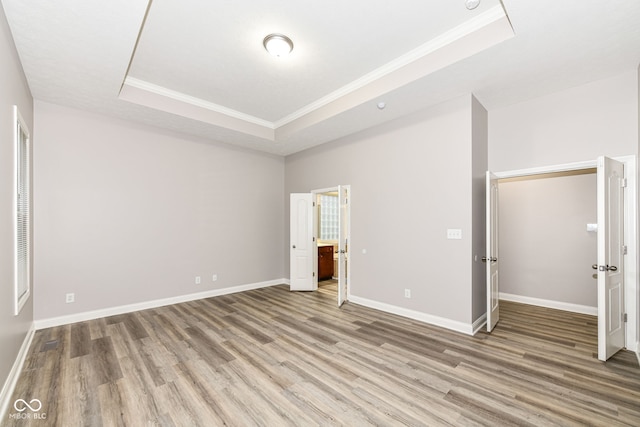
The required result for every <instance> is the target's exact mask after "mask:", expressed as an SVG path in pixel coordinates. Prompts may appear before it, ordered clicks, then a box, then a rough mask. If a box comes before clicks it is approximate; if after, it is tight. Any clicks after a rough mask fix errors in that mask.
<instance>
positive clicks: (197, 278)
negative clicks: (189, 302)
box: [196, 276, 201, 285]
mask: <svg viewBox="0 0 640 427" xmlns="http://www.w3.org/2000/svg"><path fill="white" fill-rule="evenodd" d="M200 282H201V280H200V276H196V285H199V284H200Z"/></svg>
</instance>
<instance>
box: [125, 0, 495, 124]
mask: <svg viewBox="0 0 640 427" xmlns="http://www.w3.org/2000/svg"><path fill="white" fill-rule="evenodd" d="M506 17H507V14H506V13H505V11H504V8H503V7H502V5H496V6H494V7H492V8H490V9H488V10H487V11H485V12H483V13H481V14H479V15H477V16H474V17H473V18H471V19H469V20H468V21H466V22H463V23H462V24H460V25H458V26H457V27H455V28H452V29H451V30H449V31H447V32H445V33H443V34H440V35H439V36H437V37H436V38H434V39H432V40H430V41H428V42H427V43H425V44H423V45H421V46H418V47H417V48H415V49H413V50H412V51H410V52H407V53H405V54H404V55H402V56H400V57H398V58H396V59H394V60H393V61H390V62H388V63H386V64H384V65H382V66H381V67H379V68H377V69H375V70H373V71H371V72H370V73H368V74H366V75H364V76H362V77H360V78H358V79H356V80H354V81H352V82H351V83H348V84H347V85H345V86H343V87H341V88H339V89H338V90H336V91H334V92H331V93H330V94H328V95H326V96H323V97H322V98H320V99H317V100H316V101H313V102H311V103H310V104H307V105H306V106H304V107H302V108H300V109H298V110H296V111H294V112H293V113H291V114H289V115H287V116H285V117H283V118H281V119H279V120H276V121H274V122H270V121H268V120H264V119H261V118H259V117H255V116H252V115H249V114H245V113H242V112H240V111H237V110H233V109H231V108H227V107H224V106H222V105H219V104H214V103H213V102H209V101H206V100H204V99H201V98H197V97H194V96H191V95H187V94H184V93H181V92H178V91H175V90H172V89H168V88H165V87H162V86H158V85H155V84H153V83H149V82H147V81H144V80H140V79H136V78H134V77H129V76H127V77H126V78H125V80H124V84H123V86H124V85H126V86H130V87H134V88H136V89H140V90H143V91H147V92H151V93H153V94H156V95H159V96H163V97H166V98H170V99H173V100H176V101H179V102H183V103H185V104H190V105H194V106H197V107H200V108H204V109H206V110H210V111H215V112H217V113H220V114H224V115H227V116H229V117H233V118H236V119H239V120H243V121H245V122H248V123H253V124H256V125H259V126H264V127H266V128H268V129H278V128H279V127H282V126H285V125H287V124H289V123H291V122H294V121H295V120H297V119H299V118H301V117H303V116H305V115H307V114H309V113H312V112H314V111H316V110H318V109H320V108H322V107H324V106H326V105H328V104H330V103H332V102H334V101H336V100H338V99H340V98H343V97H345V96H347V95H349V94H351V93H353V92H355V91H357V90H358V89H361V88H363V87H365V86H367V85H369V84H371V83H373V82H375V81H377V80H379V79H381V78H383V77H385V76H387V75H389V74H391V73H393V72H395V71H397V70H399V69H401V68H402V67H405V66H407V65H409V64H411V63H413V62H415V61H417V60H419V59H421V58H424V57H425V56H427V55H429V54H432V53H433V52H436V51H437V50H439V49H442V48H444V47H446V46H448V45H450V44H451V43H453V42H455V41H458V40H460V39H462V38H464V37H466V36H469V35H470V34H473V33H475V32H477V31H480V30H481V29H483V28H485V27H487V26H489V25H491V24H493V23H495V22H497V21H499V20H501V19H504V18H506Z"/></svg>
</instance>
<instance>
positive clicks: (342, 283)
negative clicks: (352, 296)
mask: <svg viewBox="0 0 640 427" xmlns="http://www.w3.org/2000/svg"><path fill="white" fill-rule="evenodd" d="M338 197H339V199H340V222H339V225H338V228H339V232H338V234H339V239H338V307H340V306H342V304H343V303H344V302H345V301H346V300H347V283H348V282H347V277H348V276H347V268H348V265H349V261H348V260H349V186H342V185H341V186H339V187H338Z"/></svg>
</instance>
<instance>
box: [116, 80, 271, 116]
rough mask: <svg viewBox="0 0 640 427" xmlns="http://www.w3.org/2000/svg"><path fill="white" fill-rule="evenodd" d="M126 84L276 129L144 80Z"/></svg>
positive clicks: (239, 113)
mask: <svg viewBox="0 0 640 427" xmlns="http://www.w3.org/2000/svg"><path fill="white" fill-rule="evenodd" d="M124 84H125V85H127V86H130V87H134V88H136V89H140V90H144V91H146V92H151V93H154V94H156V95H160V96H164V97H165V98H169V99H173V100H175V101H179V102H183V103H185V104H189V105H193V106H196V107H200V108H204V109H205V110H209V111H214V112H216V113H220V114H224V115H225V116H229V117H233V118H234V119H239V120H242V121H245V122H248V123H253V124H254V125H258V126H264V127H266V128H268V129H274V124H273V122H270V121H268V120H264V119H261V118H258V117H255V116H251V115H249V114H245V113H242V112H240V111H237V110H233V109H231V108H228V107H225V106H223V105H219V104H214V103H213V102H209V101H205V100H204V99H201V98H196V97H195V96H191V95H187V94H184V93H182V92H178V91H175V90H171V89H167V88H166V87H162V86H158V85H155V84H153V83H149V82H147V81H144V80H140V79H136V78H134V77H127V78H126V79H124Z"/></svg>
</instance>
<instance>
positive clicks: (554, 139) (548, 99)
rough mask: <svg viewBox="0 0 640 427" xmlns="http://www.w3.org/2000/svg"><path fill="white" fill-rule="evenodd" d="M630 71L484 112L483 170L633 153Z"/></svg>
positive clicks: (634, 107) (634, 95) (634, 93)
mask: <svg viewBox="0 0 640 427" xmlns="http://www.w3.org/2000/svg"><path fill="white" fill-rule="evenodd" d="M637 86H638V76H637V72H636V71H635V70H632V71H629V72H626V73H623V74H620V75H618V76H615V77H612V78H609V79H604V80H598V81H596V82H593V83H589V84H586V85H582V86H578V87H574V88H571V89H567V90H564V91H560V92H557V93H553V94H551V95H546V96H542V97H540V98H535V99H532V100H530V101H526V102H522V103H519V104H515V105H511V106H508V107H504V108H500V109H495V110H491V111H490V112H489V168H490V169H491V170H492V171H496V172H501V171H510V170H517V169H525V168H531V167H536V166H550V165H557V164H562V163H571V162H578V161H586V160H595V159H596V158H597V157H598V156H601V155H607V156H610V157H612V156H625V155H630V154H637V153H638V88H637Z"/></svg>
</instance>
